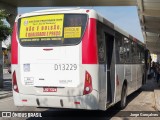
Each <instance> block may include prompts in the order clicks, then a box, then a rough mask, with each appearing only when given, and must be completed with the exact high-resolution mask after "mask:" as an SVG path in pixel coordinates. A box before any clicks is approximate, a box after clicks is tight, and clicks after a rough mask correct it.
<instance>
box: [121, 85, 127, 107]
mask: <svg viewBox="0 0 160 120" xmlns="http://www.w3.org/2000/svg"><path fill="white" fill-rule="evenodd" d="M126 105H127V86H126V85H123V88H122V92H121V101H120V109H124V108H125V107H126Z"/></svg>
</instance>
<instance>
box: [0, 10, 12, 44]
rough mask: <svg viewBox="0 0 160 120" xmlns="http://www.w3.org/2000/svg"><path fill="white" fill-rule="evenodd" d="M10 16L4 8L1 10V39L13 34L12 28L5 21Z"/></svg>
mask: <svg viewBox="0 0 160 120" xmlns="http://www.w3.org/2000/svg"><path fill="white" fill-rule="evenodd" d="M8 16H9V15H8V14H6V13H5V11H4V10H0V41H3V40H5V39H7V37H8V36H9V35H10V34H11V28H10V27H9V26H7V25H6V24H5V23H4V21H5V19H6V18H7V17H8Z"/></svg>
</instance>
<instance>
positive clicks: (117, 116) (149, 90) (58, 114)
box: [0, 74, 160, 120]
mask: <svg viewBox="0 0 160 120" xmlns="http://www.w3.org/2000/svg"><path fill="white" fill-rule="evenodd" d="M4 77H6V78H9V77H10V75H9V74H6V75H5V76H4ZM156 87H157V84H156V82H155V81H154V80H148V83H147V84H146V85H144V86H143V87H142V88H141V90H139V91H136V92H134V93H133V94H132V95H130V96H128V105H127V107H126V108H125V109H124V110H118V109H117V106H118V104H116V105H114V106H113V107H111V108H109V109H108V110H106V111H86V110H71V109H56V108H54V109H53V108H52V109H51V108H36V107H16V106H14V104H13V98H12V97H8V98H4V99H0V111H19V112H26V111H30V112H32V111H35V112H40V114H41V115H42V116H43V118H41V119H46V118H44V117H47V119H51V120H52V119H54V120H60V119H64V120H66V119H67V120H68V119H69V120H70V119H74V120H77V119H81V120H85V119H86V120H88V119H90V120H94V119H96V120H99V119H100V120H107V119H112V120H133V119H135V120H138V119H140V120H152V119H153V120H154V119H155V120H158V119H160V116H159V117H151V118H150V117H131V116H130V115H131V114H135V113H138V114H139V113H141V112H144V111H149V113H152V112H153V113H155V112H154V111H157V110H156V109H155V99H154V92H153V90H154V89H155V88H156ZM121 116H123V117H121ZM49 117H52V118H49ZM10 119H15V120H23V119H27V120H32V119H37V118H32V117H29V118H18V117H16V118H0V120H10Z"/></svg>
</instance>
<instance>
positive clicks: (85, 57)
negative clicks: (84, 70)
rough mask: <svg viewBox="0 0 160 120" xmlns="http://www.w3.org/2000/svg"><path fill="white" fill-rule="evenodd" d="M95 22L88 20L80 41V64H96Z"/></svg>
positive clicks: (91, 19)
mask: <svg viewBox="0 0 160 120" xmlns="http://www.w3.org/2000/svg"><path fill="white" fill-rule="evenodd" d="M96 26H97V22H96V19H93V18H90V19H89V21H88V24H87V27H86V31H85V33H84V36H83V39H82V64H97V63H98V51H97V29H96Z"/></svg>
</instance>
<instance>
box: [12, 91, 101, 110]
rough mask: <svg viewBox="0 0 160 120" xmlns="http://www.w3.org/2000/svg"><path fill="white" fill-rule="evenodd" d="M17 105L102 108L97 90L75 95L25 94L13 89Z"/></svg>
mask: <svg viewBox="0 0 160 120" xmlns="http://www.w3.org/2000/svg"><path fill="white" fill-rule="evenodd" d="M13 96H14V97H13V98H14V104H15V105H16V106H35V107H54V108H73V109H88V110H98V109H99V110H100V109H101V108H100V107H99V93H98V92H97V91H95V90H93V91H92V93H91V94H88V95H83V96H75V97H64V96H44V95H43V96H38V95H25V94H21V93H17V92H15V91H13Z"/></svg>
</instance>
